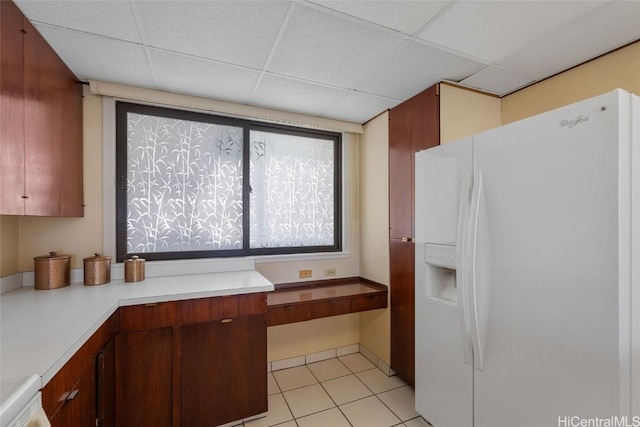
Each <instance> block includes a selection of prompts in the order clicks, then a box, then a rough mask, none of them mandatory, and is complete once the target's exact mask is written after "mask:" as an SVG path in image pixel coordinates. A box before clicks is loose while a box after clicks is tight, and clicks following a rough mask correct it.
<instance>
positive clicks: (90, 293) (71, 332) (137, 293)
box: [0, 270, 273, 425]
mask: <svg viewBox="0 0 640 427" xmlns="http://www.w3.org/2000/svg"><path fill="white" fill-rule="evenodd" d="M272 290H273V284H272V283H271V282H269V281H268V280H267V279H266V278H265V277H264V276H262V275H261V274H260V273H258V272H256V271H253V270H246V271H237V272H225V273H208V274H193V275H182V276H165V277H152V278H147V279H146V280H144V281H142V282H135V283H125V282H124V281H122V280H119V281H112V282H111V283H108V284H106V285H100V286H84V285H83V284H81V283H78V284H72V285H71V286H69V287H66V288H60V289H53V290H46V291H36V290H34V288H33V287H21V288H19V289H17V290H15V291H11V292H8V293H5V294H2V296H1V297H0V387H1V389H2V391H3V392H2V394H1V395H0V425H4V423H5V422H8V421H10V419H9V418H8V414H9V413H10V412H11V409H10V408H8V407H9V406H10V405H9V403H10V402H12V401H14V400H18V401H21V399H19V398H17V397H16V393H23V394H24V391H25V390H27V391H31V388H29V387H24V384H25V383H26V382H28V381H31V382H33V381H32V379H33V376H34V375H36V376H38V377H39V378H40V381H39V383H38V384H37V385H38V388H42V387H44V386H45V385H46V384H47V383H48V382H49V381H50V380H51V379H52V378H53V377H54V376H55V374H56V373H57V372H58V371H59V370H60V368H62V366H63V365H64V364H65V363H66V362H67V361H68V360H69V359H70V358H71V356H73V354H74V353H75V352H76V351H77V350H78V349H79V348H80V347H81V346H82V345H83V344H84V343H85V342H86V341H87V339H89V337H91V335H93V333H94V332H95V331H96V330H97V329H98V328H99V327H100V325H102V323H104V321H105V320H107V319H108V318H109V316H111V315H112V314H113V313H114V312H115V310H116V309H117V308H118V307H120V306H126V305H136V304H145V303H151V302H162V301H177V300H184V299H193V298H205V297H213V296H221V295H232V294H245V293H252V292H268V291H272ZM30 378H31V380H30ZM16 390H17V391H16ZM18 397H19V396H18ZM31 397H33V394H31V395H30V396H25V398H27V399H28V398H31ZM14 409H15V408H14ZM18 409H19V408H18ZM5 417H6V418H7V419H5Z"/></svg>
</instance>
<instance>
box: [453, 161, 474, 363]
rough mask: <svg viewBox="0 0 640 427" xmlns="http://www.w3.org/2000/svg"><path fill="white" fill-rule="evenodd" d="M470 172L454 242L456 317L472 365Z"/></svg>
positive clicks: (462, 192)
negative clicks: (469, 255) (468, 243)
mask: <svg viewBox="0 0 640 427" xmlns="http://www.w3.org/2000/svg"><path fill="white" fill-rule="evenodd" d="M471 185H472V182H471V172H466V173H464V175H463V177H462V183H461V185H460V201H459V204H458V232H457V241H456V266H457V271H456V275H457V278H456V281H457V296H458V316H459V320H460V336H461V337H462V353H463V359H464V363H466V364H467V365H471V363H472V342H471V335H470V333H469V331H470V327H469V319H470V313H469V304H468V301H467V299H468V291H467V288H468V285H467V284H466V283H467V282H468V280H469V277H470V271H469V269H468V268H467V267H466V266H467V265H468V264H467V262H466V257H467V254H466V253H465V248H466V247H467V245H466V241H467V239H468V237H467V234H468V228H469V227H468V224H469V208H470V203H471V195H470V192H471Z"/></svg>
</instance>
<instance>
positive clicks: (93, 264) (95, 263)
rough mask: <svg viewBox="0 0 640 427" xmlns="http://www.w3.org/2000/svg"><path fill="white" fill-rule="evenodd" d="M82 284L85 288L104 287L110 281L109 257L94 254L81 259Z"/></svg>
mask: <svg viewBox="0 0 640 427" xmlns="http://www.w3.org/2000/svg"><path fill="white" fill-rule="evenodd" d="M83 261H84V284H85V285H86V286H95V285H104V284H105V283H109V282H110V281H111V257H110V256H107V255H100V254H99V253H96V254H94V256H90V257H87V258H84V259H83Z"/></svg>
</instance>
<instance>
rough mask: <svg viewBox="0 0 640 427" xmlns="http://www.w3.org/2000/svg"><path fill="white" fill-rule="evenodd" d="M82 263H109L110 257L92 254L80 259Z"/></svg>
mask: <svg viewBox="0 0 640 427" xmlns="http://www.w3.org/2000/svg"><path fill="white" fill-rule="evenodd" d="M82 260H83V261H110V260H111V257H110V256H109V255H100V254H99V253H98V252H96V253H94V254H93V256H89V257H86V258H83V259H82Z"/></svg>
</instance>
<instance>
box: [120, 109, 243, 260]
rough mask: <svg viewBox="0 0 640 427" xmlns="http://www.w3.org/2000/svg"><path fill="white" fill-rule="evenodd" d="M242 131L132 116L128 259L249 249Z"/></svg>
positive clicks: (129, 130) (129, 126) (129, 119)
mask: <svg viewBox="0 0 640 427" xmlns="http://www.w3.org/2000/svg"><path fill="white" fill-rule="evenodd" d="M242 135H243V129H242V128H240V127H234V126H224V125H217V124H211V123H198V122H194V121H187V120H176V119H171V118H166V117H154V116H150V115H142V114H137V113H128V114H127V171H128V173H127V252H128V253H148V252H178V251H200V250H220V249H241V248H242V240H243V234H242V143H243V141H242Z"/></svg>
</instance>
